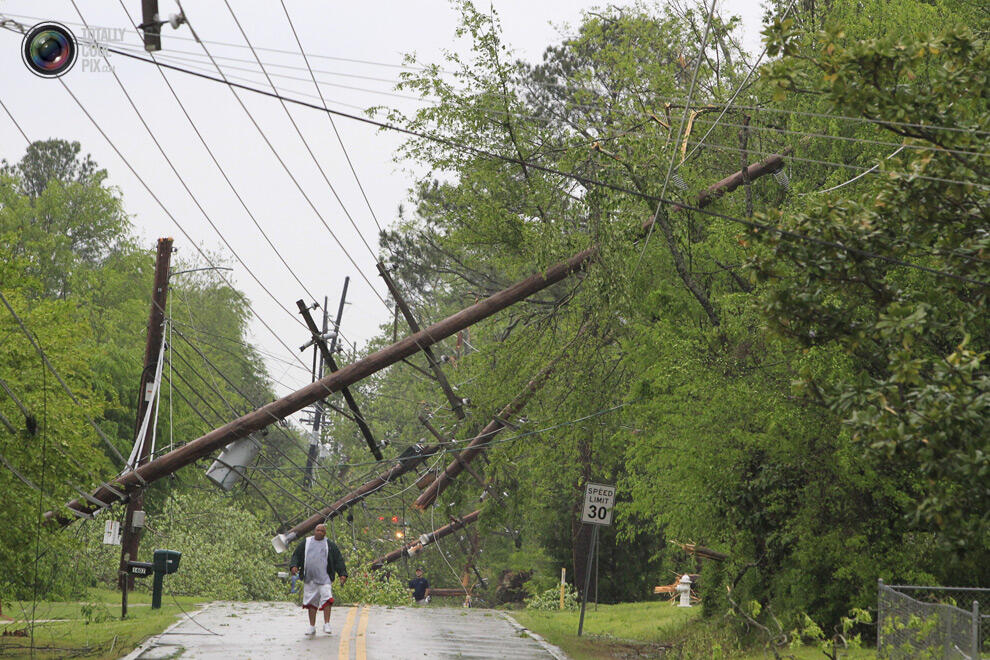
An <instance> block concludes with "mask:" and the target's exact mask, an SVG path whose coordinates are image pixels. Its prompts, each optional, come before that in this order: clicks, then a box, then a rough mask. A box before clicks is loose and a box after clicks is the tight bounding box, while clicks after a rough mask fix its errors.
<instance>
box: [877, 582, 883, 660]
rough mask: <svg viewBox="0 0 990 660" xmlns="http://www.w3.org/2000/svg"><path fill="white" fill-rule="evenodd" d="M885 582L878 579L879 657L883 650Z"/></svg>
mask: <svg viewBox="0 0 990 660" xmlns="http://www.w3.org/2000/svg"><path fill="white" fill-rule="evenodd" d="M882 630H883V580H882V579H881V578H877V656H879V657H882V656H880V651H881V649H882V648H883V646H882V643H883V632H882Z"/></svg>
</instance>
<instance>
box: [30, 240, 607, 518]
mask: <svg viewBox="0 0 990 660" xmlns="http://www.w3.org/2000/svg"><path fill="white" fill-rule="evenodd" d="M597 254H598V247H597V246H592V247H590V248H587V249H585V250H582V251H581V252H579V253H577V254H575V255H573V256H572V257H570V258H569V259H567V260H565V261H561V262H559V263H557V264H555V265H553V266H551V267H550V268H548V269H547V270H546V271H545V272H542V273H536V274H534V275H530V276H529V277H527V278H525V279H524V280H521V281H519V282H516V283H515V284H513V285H512V286H510V287H509V288H507V289H503V290H502V291H499V292H498V293H496V294H494V295H492V296H489V297H488V298H485V299H484V300H481V301H479V302H477V303H475V304H474V305H471V306H470V307H466V308H465V309H462V310H461V311H459V312H457V313H456V314H454V315H453V316H449V317H447V318H446V319H444V320H442V321H440V322H438V323H435V324H433V325H432V326H430V327H429V328H426V329H425V330H422V331H420V332H417V333H415V334H412V335H409V336H408V337H405V338H404V339H402V340H400V341H398V342H396V343H394V344H392V345H390V346H386V347H385V348H383V349H381V350H379V351H376V352H374V353H372V354H371V355H368V356H365V357H364V358H362V359H360V360H356V361H355V362H352V363H351V364H349V365H347V366H345V367H343V368H341V369H340V371H337V372H334V373H331V374H329V375H327V376H324V377H323V378H321V379H320V380H318V381H316V382H314V383H310V384H309V385H307V386H305V387H303V388H302V389H299V390H297V391H295V392H293V393H292V394H289V395H288V396H286V397H283V398H281V399H278V400H277V401H272V402H271V403H268V404H266V405H264V406H262V407H261V408H259V409H258V410H255V411H254V412H251V413H248V414H247V415H243V416H241V417H239V418H237V419H235V420H234V421H232V422H229V423H228V424H224V425H223V426H221V427H220V428H217V429H214V430H212V431H210V432H209V433H207V434H206V435H203V436H201V437H199V438H196V439H195V440H192V441H190V442H188V443H187V444H185V445H183V446H181V447H179V448H177V449H174V450H172V451H170V452H168V453H167V454H164V455H162V456H160V457H158V458H156V459H155V460H153V461H149V462H148V463H145V464H144V465H142V466H141V467H139V468H138V469H137V470H133V471H131V472H128V473H126V474H124V475H122V476H121V477H120V479H119V483H120V489H121V490H123V491H124V492H125V493H129V492H133V491H134V490H136V489H137V488H141V487H143V486H145V485H146V484H148V483H152V482H154V481H158V480H159V479H161V478H163V477H166V476H168V475H170V474H172V473H174V472H176V471H177V470H179V469H181V468H183V467H185V466H186V465H189V464H190V463H193V462H195V461H197V460H199V459H200V458H203V457H205V456H208V455H209V454H211V453H212V452H214V451H216V450H218V449H220V448H221V447H225V446H227V445H228V444H230V443H231V442H233V441H234V440H239V439H241V438H244V437H247V436H248V435H249V434H250V433H252V432H254V431H258V430H261V429H263V428H265V427H266V426H268V425H270V424H271V423H272V420H280V419H284V418H285V417H287V416H288V415H291V414H292V413H294V412H298V411H300V410H302V409H303V408H305V407H306V406H310V405H313V404H314V403H316V402H317V401H319V400H320V399H323V398H326V396H327V394H331V393H333V392H339V391H340V389H341V388H343V387H346V386H348V385H353V384H354V383H356V382H358V381H360V380H362V379H364V378H367V377H368V376H370V375H372V374H374V373H377V372H379V371H381V370H382V369H385V368H386V367H389V366H391V365H393V364H395V363H396V362H398V361H399V360H401V359H402V358H405V357H409V356H410V355H414V354H415V353H417V352H418V351H420V350H422V347H423V346H429V345H431V344H434V343H436V342H438V341H440V340H442V339H446V338H447V337H450V336H453V335H455V334H457V332H458V331H459V330H463V329H464V328H467V327H469V326H471V325H474V324H475V323H477V322H478V321H481V320H483V319H486V318H488V317H489V316H492V315H493V314H496V313H498V312H500V311H502V310H503V309H505V308H506V307H509V306H510V305H513V304H515V303H517V302H519V301H520V300H522V299H524V298H526V297H528V296H530V295H532V294H534V293H536V292H538V291H542V290H543V289H545V288H547V287H549V286H551V285H553V284H556V283H557V282H560V281H561V280H563V279H565V278H567V277H569V276H570V275H572V274H573V273H575V272H577V271H579V270H581V269H583V268H584V267H585V266H586V265H587V263H588V262H589V261H591V260H592V259H594V258H595V257H596V256H597ZM93 496H94V497H95V498H96V499H98V500H100V501H101V502H106V503H107V504H110V503H112V502H115V501H117V500H119V499H120V497H119V495H115V494H114V493H112V492H111V491H110V490H109V489H107V488H105V487H100V488H98V489H96V491H94V492H93ZM67 506H68V507H69V508H70V509H73V511H75V512H76V513H77V514H85V515H89V514H90V513H92V512H93V511H95V510H97V508H98V507H95V506H94V505H91V504H88V503H87V502H86V501H85V498H83V499H75V500H72V501H70V502H69V503H68V504H67ZM45 519H46V520H52V521H55V522H57V523H58V524H60V525H68V524H70V523H72V522H73V521H74V520H75V517H73V516H71V515H66V514H64V513H62V512H61V511H59V512H56V511H48V512H46V513H45Z"/></svg>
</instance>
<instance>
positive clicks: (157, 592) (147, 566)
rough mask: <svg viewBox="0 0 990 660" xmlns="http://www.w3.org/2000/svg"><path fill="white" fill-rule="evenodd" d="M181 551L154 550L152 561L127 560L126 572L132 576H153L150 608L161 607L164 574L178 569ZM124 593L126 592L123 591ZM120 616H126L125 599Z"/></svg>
mask: <svg viewBox="0 0 990 660" xmlns="http://www.w3.org/2000/svg"><path fill="white" fill-rule="evenodd" d="M180 559H182V553H181V552H179V551H178V550H155V555H154V559H153V561H150V562H147V561H129V562H127V573H128V574H130V575H133V576H134V577H148V576H149V575H154V576H155V581H154V583H153V584H152V589H151V609H153V610H157V609H161V606H162V588H163V587H164V586H165V576H166V575H168V574H169V573H175V572H176V571H177V570H179V560H180ZM124 593H125V594H126V593H127V592H124ZM121 618H125V619H126V618H127V600H126V599H125V600H124V601H123V612H122V614H121Z"/></svg>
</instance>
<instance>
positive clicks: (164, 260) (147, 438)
mask: <svg viewBox="0 0 990 660" xmlns="http://www.w3.org/2000/svg"><path fill="white" fill-rule="evenodd" d="M171 261H172V239H171V238H159V239H158V254H157V256H156V258H155V281H154V285H153V287H152V290H151V313H150V314H149V316H148V331H147V343H146V345H145V349H144V369H143V370H142V372H141V379H140V386H139V387H138V402H137V404H138V405H137V415H136V419H135V423H134V426H135V429H134V436H135V437H134V442H135V443H136V444H138V445H140V449H139V450H138V453H137V457H136V458H135V461H134V464H133V465H130V466H129V467H130V468H131V469H132V470H134V469H136V468H138V467H139V466H140V465H141V464H142V463H145V462H146V461H147V460H148V455H149V454H150V453H151V443H152V441H153V437H154V433H155V425H154V424H151V423H147V422H145V418H146V417H147V418H148V419H149V420H150V419H153V418H154V416H155V414H156V413H157V410H156V406H157V403H158V402H157V399H156V397H155V396H154V392H155V387H156V385H157V384H156V383H155V378H156V376H157V375H158V361H159V355H160V352H161V350H162V347H163V342H162V339H163V338H164V336H165V303H166V302H167V300H168V278H169V265H170V263H171ZM142 429H143V430H144V434H143V435H142V434H141V430H142ZM132 474H133V472H132ZM143 504H144V491H143V490H141V489H137V490H135V491H134V492H132V493H131V494H130V498H129V499H128V502H127V509H126V513H125V514H124V527H123V529H122V530H121V541H120V571H119V579H118V584H119V585H120V591H121V617H126V616H127V592H128V591H129V590H131V589H133V588H134V577H133V576H131V575H128V572H127V562H129V561H134V560H137V556H138V546H139V544H140V542H141V528H142V527H144V512H143V511H142V510H141V507H142V506H143ZM135 514H137V515H135ZM135 518H137V520H135ZM135 523H140V524H135Z"/></svg>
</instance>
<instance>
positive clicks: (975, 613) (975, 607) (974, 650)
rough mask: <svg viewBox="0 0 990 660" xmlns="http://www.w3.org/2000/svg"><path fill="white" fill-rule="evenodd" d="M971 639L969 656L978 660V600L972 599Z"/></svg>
mask: <svg viewBox="0 0 990 660" xmlns="http://www.w3.org/2000/svg"><path fill="white" fill-rule="evenodd" d="M972 627H973V640H972V646H971V647H970V648H971V649H972V652H971V654H970V656H969V657H971V658H973V660H979V658H980V601H978V600H974V601H973V625H972Z"/></svg>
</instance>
